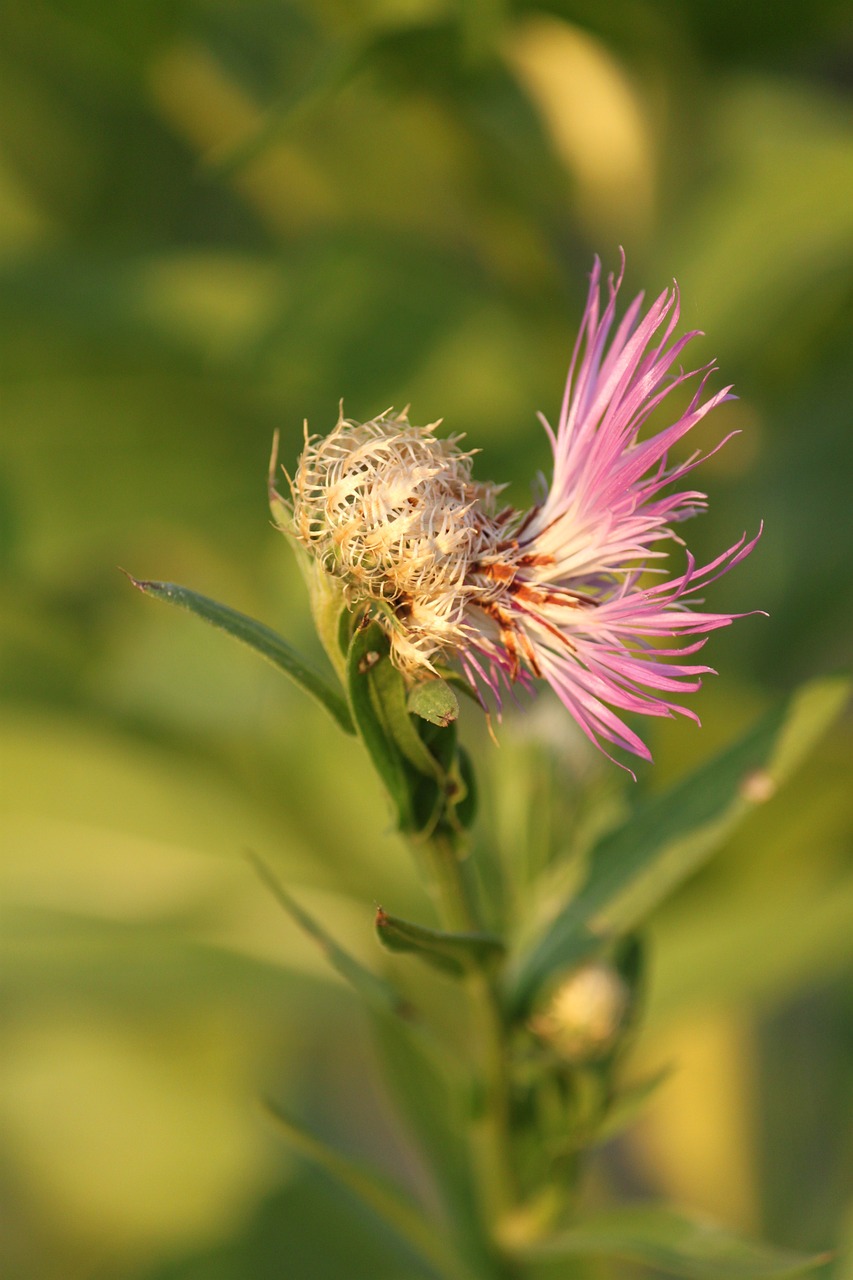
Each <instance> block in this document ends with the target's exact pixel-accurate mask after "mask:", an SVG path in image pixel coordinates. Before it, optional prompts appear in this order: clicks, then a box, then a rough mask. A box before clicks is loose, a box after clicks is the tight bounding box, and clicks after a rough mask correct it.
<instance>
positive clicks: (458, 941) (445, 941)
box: [375, 907, 506, 976]
mask: <svg viewBox="0 0 853 1280" xmlns="http://www.w3.org/2000/svg"><path fill="white" fill-rule="evenodd" d="M375 924H376V936H377V937H378V939H379V941H380V942H381V943H382V945H383V947H387V948H388V950H389V951H408V952H412V953H413V954H415V955H417V956H420V958H421V959H422V960H425V961H426V963H427V964H431V965H432V966H433V967H434V968H436V969H441V970H443V971H444V972H445V973H453V974H456V975H457V976H462V975H463V974H465V973H468V972H470V971H471V970H472V969H484V968H488V967H489V966H490V965H492V964H494V963H495V962H496V961H498V960H500V959H501V957H502V956H503V954H504V951H505V949H506V948H505V947H504V944H503V942H502V941H501V939H500V938H498V937H497V936H496V935H495V934H491V933H445V932H443V931H442V930H440V929H425V928H423V927H422V926H421V925H418V924H411V923H410V922H409V921H408V920H401V919H400V918H399V916H389V915H388V914H387V912H385V911H383V910H382V908H381V907H379V908H378V909H377V912H376V921H375Z"/></svg>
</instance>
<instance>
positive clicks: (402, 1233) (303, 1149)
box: [267, 1103, 470, 1280]
mask: <svg viewBox="0 0 853 1280" xmlns="http://www.w3.org/2000/svg"><path fill="white" fill-rule="evenodd" d="M267 1109H268V1111H269V1114H270V1116H271V1117H272V1119H273V1120H274V1122H275V1125H276V1128H277V1129H278V1132H279V1133H280V1134H281V1135H282V1136H283V1137H284V1138H285V1140H286V1141H287V1143H288V1146H290V1147H291V1148H292V1149H293V1150H294V1151H296V1152H297V1153H298V1154H299V1155H301V1156H302V1157H303V1158H304V1159H306V1160H309V1161H310V1162H311V1163H312V1164H314V1165H316V1166H317V1167H318V1168H320V1169H322V1170H323V1172H324V1173H326V1174H328V1176H329V1177H330V1178H332V1180H333V1181H334V1182H337V1183H338V1185H339V1186H341V1187H344V1188H345V1189H346V1190H347V1191H348V1192H349V1193H350V1194H351V1195H352V1196H354V1197H355V1199H356V1200H357V1201H358V1202H359V1204H361V1205H362V1206H363V1207H364V1208H366V1209H368V1210H369V1211H370V1212H371V1213H372V1214H374V1215H375V1216H376V1217H377V1218H379V1219H380V1221H381V1222H383V1223H384V1224H385V1226H386V1227H388V1228H390V1230H391V1231H393V1233H394V1234H395V1235H396V1236H397V1238H398V1239H399V1240H400V1241H402V1243H403V1244H405V1245H407V1246H408V1248H409V1249H411V1251H412V1252H413V1253H414V1254H415V1255H416V1257H418V1258H419V1259H420V1260H421V1262H423V1263H425V1264H426V1266H427V1267H428V1268H429V1270H430V1271H431V1272H432V1273H434V1274H435V1275H436V1276H437V1277H439V1280H470V1273H469V1271H468V1270H467V1268H466V1267H465V1266H464V1265H463V1263H462V1262H461V1261H460V1259H459V1258H457V1257H456V1255H455V1253H454V1252H453V1251H452V1249H450V1248H448V1246H447V1243H446V1240H445V1235H444V1232H443V1231H442V1230H441V1227H440V1225H439V1224H438V1223H435V1222H431V1221H430V1220H429V1219H428V1218H427V1217H426V1215H425V1214H423V1213H422V1212H421V1210H420V1209H419V1208H418V1207H417V1206H416V1205H415V1204H413V1203H412V1201H410V1200H409V1199H407V1198H406V1197H404V1196H402V1195H401V1194H400V1192H399V1191H398V1190H397V1189H396V1187H394V1186H393V1185H392V1184H391V1183H390V1182H388V1181H387V1180H386V1179H385V1178H383V1177H381V1176H380V1175H379V1174H377V1173H374V1172H373V1170H371V1169H366V1168H365V1167H364V1166H363V1165H360V1164H357V1163H356V1162H355V1161H354V1160H350V1159H348V1158H347V1157H345V1156H342V1155H341V1154H340V1153H339V1152H337V1151H335V1150H333V1149H332V1148H331V1147H328V1146H326V1144H325V1143H324V1142H321V1141H320V1139H319V1138H317V1137H315V1136H314V1135H313V1134H311V1133H309V1132H308V1131H307V1130H305V1129H303V1128H302V1127H301V1126H300V1125H297V1124H295V1123H294V1121H293V1120H291V1119H290V1118H289V1117H288V1116H287V1115H285V1114H284V1112H283V1111H281V1110H280V1109H279V1108H278V1107H277V1106H275V1105H274V1104H272V1103H268V1104H267Z"/></svg>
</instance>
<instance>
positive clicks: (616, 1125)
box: [595, 1066, 672, 1143]
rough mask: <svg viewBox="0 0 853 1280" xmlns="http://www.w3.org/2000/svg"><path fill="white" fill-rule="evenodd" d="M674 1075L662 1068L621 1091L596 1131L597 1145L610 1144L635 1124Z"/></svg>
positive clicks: (668, 1069) (668, 1067)
mask: <svg viewBox="0 0 853 1280" xmlns="http://www.w3.org/2000/svg"><path fill="white" fill-rule="evenodd" d="M671 1075H672V1067H671V1066H665V1067H661V1069H660V1071H655V1072H654V1074H653V1075H650V1076H644V1077H643V1079H642V1080H637V1081H634V1082H633V1083H632V1084H629V1085H626V1086H625V1087H624V1088H622V1089H620V1091H619V1093H618V1094H617V1095H616V1097H615V1098H614V1099H613V1101H612V1102H611V1103H610V1105H609V1107H608V1108H607V1113H606V1115H605V1117H604V1120H603V1121H602V1123H601V1124H600V1125H599V1127H598V1128H597V1129H596V1131H595V1141H596V1143H601V1142H609V1141H610V1139H611V1138H614V1137H615V1136H616V1135H617V1134H618V1133H622V1131H623V1130H624V1129H627V1128H628V1127H629V1126H630V1125H632V1124H633V1123H634V1121H635V1120H636V1119H637V1117H638V1116H639V1115H640V1113H641V1112H642V1110H643V1108H644V1107H645V1105H646V1103H647V1102H648V1100H649V1099H650V1098H651V1097H652V1095H653V1094H654V1093H656V1092H657V1090H658V1089H659V1088H660V1086H661V1085H662V1084H663V1083H664V1081H665V1080H668V1079H669V1077H670V1076H671Z"/></svg>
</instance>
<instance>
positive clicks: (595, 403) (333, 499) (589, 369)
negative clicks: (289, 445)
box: [290, 259, 760, 759]
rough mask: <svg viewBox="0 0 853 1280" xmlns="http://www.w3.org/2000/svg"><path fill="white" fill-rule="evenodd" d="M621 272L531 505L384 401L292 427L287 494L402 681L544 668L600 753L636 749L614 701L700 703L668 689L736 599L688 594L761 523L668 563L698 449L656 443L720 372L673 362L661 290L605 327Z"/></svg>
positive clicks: (454, 445) (593, 306)
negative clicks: (502, 501) (453, 672)
mask: <svg viewBox="0 0 853 1280" xmlns="http://www.w3.org/2000/svg"><path fill="white" fill-rule="evenodd" d="M620 285H621V274H620V277H619V279H617V280H614V278H613V277H612V276H611V277H610V278H609V280H608V297H607V302H606V305H605V307H604V309H603V310H602V309H601V269H600V264H599V262H598V260H597V259H596V261H595V265H594V268H593V271H592V274H591V277H590V289H589V294H588V297H587V302H586V307H585V309H584V314H583V320H582V324H581V329H580V333H579V335H578V340H577V343H576V345H575V350H574V353H573V356H572V360H571V364H570V368H569V375H568V380H567V383H566V389H565V394H564V396H563V403H562V409H561V412H560V418H559V423H558V425H557V428H556V430H554V429H553V428H552V427H551V426H550V425H549V424H548V422H547V421H546V420H545V419H544V418H542V419H541V421H542V424H543V426H544V428H545V430H546V432H547V434H548V438H549V441H550V444H551V450H552V454H553V476H552V480H551V484H550V487H549V489H548V492H547V494H546V495H545V497H544V499H543V500H542V501H541V502H540V503H537V504H536V505H534V506H532V507H531V508H530V509H529V510H528V511H527V512H519V511H516V510H514V509H513V508H511V507H501V506H500V505H499V503H498V496H499V494H500V487H499V486H495V485H489V484H479V483H477V482H475V481H474V479H473V477H472V466H473V453H472V452H471V451H464V450H463V449H462V448H461V447H460V440H461V437H459V436H451V437H449V438H446V439H442V438H440V437H438V436H437V435H436V434H435V430H436V428H437V426H438V425H439V424H438V423H432V424H431V425H429V426H426V427H419V426H414V425H412V424H410V423H409V421H408V416H407V411H404V412H403V413H394V412H393V410H388V411H387V412H385V413H383V414H381V415H380V416H379V417H377V418H375V419H373V420H372V421H370V422H366V423H356V422H352V421H349V420H347V419H345V418H344V417H343V410H341V415H340V417H339V420H338V423H337V425H336V426H335V428H334V430H333V431H332V433H331V434H330V435H329V436H327V437H325V438H323V437H317V436H312V437H309V436H308V435H307V431H306V441H305V449H304V452H303V454H302V456H301V458H300V461H299V466H298V469H297V472H296V475H295V476H294V479H293V481H292V482H291V500H290V507H291V513H292V531H293V533H294V535H295V537H296V539H297V541H298V542H299V543H301V544H302V545H303V546H304V547H305V548H307V549H308V551H309V552H310V553H311V554H312V555H313V556H314V557H315V558H316V560H317V561H318V563H319V564H321V566H322V567H323V569H325V571H326V572H327V573H328V574H331V575H333V576H334V577H335V578H336V579H337V580H338V581H339V582H340V583H341V584H342V586H343V592H344V597H345V600H346V603H347V604H348V605H349V607H350V608H352V609H356V608H359V607H362V606H366V607H367V608H368V609H369V610H370V612H371V613H372V614H373V615H374V616H375V617H377V618H378V620H379V621H380V622H381V624H382V625H383V627H384V628H385V630H386V631H387V633H388V635H389V637H390V642H391V657H392V660H393V661H394V662H395V664H396V665H397V666H398V667H399V668H400V669H401V670H402V671H403V672H404V673H405V674H406V675H407V676H408V677H409V678H412V679H415V678H418V677H419V676H420V677H423V676H425V675H427V674H428V673H430V672H433V673H434V672H435V670H436V663H437V662H441V661H446V660H447V659H448V658H451V657H454V656H455V657H456V658H457V660H458V662H459V664H460V665H461V667H462V670H463V671H464V673H465V675H466V676H467V678H468V680H469V681H470V683H471V684H472V685H473V686H474V688H475V689H476V690H477V691H478V694H479V696H480V699H481V701H484V699H483V691H484V690H488V691H490V692H491V694H492V695H493V697H494V699H495V701H496V704H497V706H498V708H499V709H500V705H501V700H502V694H503V690H504V689H508V688H510V687H511V686H512V684H513V683H514V682H519V683H520V684H521V685H522V686H523V687H525V688H530V687H531V686H532V683H533V681H534V680H535V679H544V680H545V681H547V682H548V684H550V685H551V687H552V688H553V689H554V691H555V692H556V694H557V696H558V697H559V698H560V700H561V701H562V702H563V704H564V705H565V706H566V708H567V709H568V710H569V712H570V713H571V714H572V716H573V717H574V719H575V720H576V722H577V723H578V725H579V726H580V728H581V729H582V730H583V732H584V733H585V734H586V735H587V737H589V738H590V739H591V741H592V742H593V743H595V745H596V746H598V747H600V748H601V749H602V750H603V751H604V752H605V754H609V752H608V751H607V749H606V745H605V744H613V745H615V746H617V747H621V748H624V749H625V750H627V751H629V752H632V753H634V754H635V755H638V756H640V757H642V758H643V759H651V755H650V752H649V750H648V747H647V746H646V744H645V743H644V742H643V741H642V739H641V738H640V737H639V736H638V735H637V733H635V732H634V730H633V729H631V728H630V727H629V726H628V725H627V724H626V723H625V720H624V719H623V716H625V715H629V714H634V713H639V714H642V715H649V716H666V717H669V716H672V715H674V714H676V713H678V714H682V715H686V716H689V717H691V718H693V719H697V717H696V715H695V713H694V712H693V711H691V710H689V709H688V708H686V707H684V706H682V705H681V703H680V702H679V701H678V699H679V698H680V697H681V696H682V695H683V694H684V693H691V692H695V691H696V690H697V689H698V688H699V687H700V685H701V676H702V675H704V674H706V673H709V672H711V671H712V668H710V667H707V666H703V665H699V664H697V663H695V662H694V661H692V659H693V656H694V655H695V654H696V653H697V652H698V651H699V650H700V649H701V648H702V646H703V645H704V644H705V641H706V639H707V636H708V634H709V633H710V632H712V631H715V630H717V629H718V628H720V627H724V626H728V625H729V624H730V623H731V622H732V621H733V619H734V617H736V616H738V615H732V614H726V613H708V612H703V611H701V610H698V609H696V608H695V605H696V604H697V603H700V602H699V601H697V599H696V593H697V592H698V591H701V590H703V589H704V588H705V587H706V586H707V585H708V584H709V583H711V582H713V581H714V580H715V579H716V578H718V577H720V576H721V575H722V574H723V573H726V572H727V571H728V570H729V569H731V568H733V567H734V565H736V564H738V563H739V562H740V561H741V560H743V559H744V557H745V556H747V555H748V554H749V552H750V551H751V550H752V548H753V547H754V546H755V543H756V541H757V537H758V536H760V530H759V535H757V536H756V538H753V539H752V540H750V541H747V538H746V535H744V536H743V537H742V538H740V539H739V541H738V542H736V543H735V544H734V545H733V546H732V547H730V548H729V549H728V550H727V551H725V552H724V553H723V554H722V555H720V556H718V557H717V558H716V559H714V560H712V561H711V562H710V563H709V564H706V565H704V566H703V567H701V568H700V567H697V565H696V563H695V560H694V558H693V557H692V556H691V555H690V553H689V551H688V552H686V567H685V568H684V569H683V571H682V572H680V573H677V574H676V575H675V576H668V574H667V566H666V564H665V563H663V562H664V561H666V560H667V557H668V555H669V545H668V544H671V543H677V544H681V539H680V538H679V537H678V536H677V534H676V533H675V531H674V528H673V526H674V525H676V524H678V523H680V522H681V521H683V520H685V519H687V518H688V517H689V516H693V515H695V514H696V513H697V512H699V511H701V510H703V509H704V507H705V505H706V498H705V495H704V494H703V493H699V492H698V491H696V490H694V489H689V488H679V487H678V486H679V484H680V482H681V481H682V480H683V479H684V477H685V476H687V475H688V474H689V473H690V472H691V471H692V470H693V469H694V468H695V467H696V466H697V465H698V464H699V463H700V462H701V461H702V460H703V457H702V455H700V454H699V453H694V454H693V455H692V456H690V457H689V458H688V459H687V460H686V461H682V462H671V461H670V458H669V454H670V450H671V449H672V447H673V446H674V445H675V444H676V443H677V442H678V441H679V440H681V438H682V437H683V436H685V435H687V433H688V432H689V431H690V430H691V429H692V428H693V427H695V426H696V424H697V423H698V422H699V421H701V419H702V418H704V417H705V415H706V414H708V413H709V412H710V411H711V410H712V409H714V408H715V407H716V406H717V405H718V404H721V403H722V402H723V401H725V400H728V399H730V398H731V395H730V391H731V388H730V387H725V388H723V390H721V391H718V392H717V393H716V394H714V395H711V396H708V397H707V398H705V389H706V385H707V380H708V377H709V375H710V373H711V372H712V371H713V369H714V366H713V365H706V366H704V367H703V368H700V369H696V370H692V371H689V372H685V371H684V370H683V369H681V368H680V367H679V366H678V365H677V363H676V362H677V361H678V360H679V357H680V356H681V354H682V352H683V351H684V348H685V347H686V346H687V344H688V343H689V342H690V340H691V339H692V338H693V337H695V336H697V335H696V333H686V334H683V335H682V336H681V337H675V338H674V337H673V334H674V331H675V329H676V326H677V323H678V318H679V297H678V290H677V287H674V288H673V289H672V291H668V290H667V291H665V292H663V293H662V294H661V295H660V296H659V297H658V298H657V299H656V300H655V301H654V302H653V303H652V305H651V306H650V307H649V308H648V310H647V311H646V312H645V314H642V304H643V297H642V295H640V296H639V297H637V298H635V299H634V301H633V302H632V303H631V305H630V306H629V307H628V309H627V311H626V313H625V315H624V316H623V318H622V320H621V321H620V322H619V323H618V325H616V328H615V332H612V333H611V331H612V330H613V329H614V324H615V322H616V300H617V295H618V292H619V288H620ZM694 379H698V385H696V386H695V390H694V394H693V397H692V399H691V400H690V402H689V404H688V405H687V407H686V408H683V409H680V410H679V412H678V413H677V415H676V416H674V419H673V420H672V421H671V422H670V423H669V425H667V426H664V427H663V428H662V429H660V430H658V431H656V432H655V433H653V434H649V435H647V436H645V437H644V438H642V439H641V438H640V436H641V432H642V429H643V427H644V426H645V424H646V423H647V421H648V419H649V417H650V415H651V414H652V412H653V411H657V410H659V409H660V408H661V406H662V405H663V404H664V402H665V401H666V400H667V397H668V396H670V395H671V393H672V392H673V391H674V390H675V389H676V388H678V387H680V386H681V385H682V384H685V383H688V382H690V381H691V380H694ZM726 438H727V439H728V437H726ZM724 443H725V440H723V441H722V442H721V444H719V445H717V446H716V447H717V448H720V447H722V444H724ZM711 452H716V449H714V450H712V451H711ZM705 456H708V455H705ZM655 575H658V580H657V581H655ZM661 641H663V642H664V643H663V645H661V643H660V642H661Z"/></svg>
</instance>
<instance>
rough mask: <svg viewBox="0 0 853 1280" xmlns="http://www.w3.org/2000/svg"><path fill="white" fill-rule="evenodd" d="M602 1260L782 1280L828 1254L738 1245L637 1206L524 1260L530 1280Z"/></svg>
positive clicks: (692, 1220) (701, 1274) (704, 1225)
mask: <svg viewBox="0 0 853 1280" xmlns="http://www.w3.org/2000/svg"><path fill="white" fill-rule="evenodd" d="M598 1255H603V1256H606V1257H611V1258H619V1259H621V1260H622V1261H623V1262H633V1263H639V1264H641V1265H643V1266H648V1267H657V1268H659V1269H660V1270H661V1271H666V1272H668V1273H669V1274H670V1275H674V1276H684V1277H687V1280H783V1277H791V1276H801V1275H805V1274H806V1273H807V1272H809V1271H814V1270H815V1269H816V1268H817V1267H820V1266H822V1265H823V1264H824V1263H826V1262H827V1261H828V1260H829V1259H828V1255H826V1254H821V1255H813V1256H810V1257H809V1256H807V1255H805V1254H799V1253H792V1252H790V1251H787V1250H780V1249H774V1248H772V1247H771V1246H769V1245H764V1244H753V1243H752V1242H750V1241H746V1240H739V1239H738V1238H737V1237H736V1236H733V1235H730V1234H729V1233H728V1232H727V1231H725V1230H723V1229H722V1228H721V1227H718V1226H716V1225H715V1224H714V1223H712V1222H709V1221H708V1220H707V1219H705V1218H702V1217H699V1216H698V1215H693V1214H686V1213H681V1212H678V1211H677V1210H675V1209H671V1208H668V1207H666V1206H656V1205H638V1206H632V1207H629V1208H625V1209H617V1210H615V1211H613V1212H611V1213H604V1214H601V1215H599V1216H596V1217H595V1218H590V1219H589V1220H588V1221H586V1222H581V1223H579V1224H578V1225H577V1226H575V1227H570V1228H569V1230H568V1231H564V1232H561V1234H560V1235H558V1236H555V1237H553V1238H552V1239H550V1240H544V1241H540V1242H538V1243H537V1244H534V1245H529V1246H527V1248H526V1249H525V1251H524V1255H523V1257H524V1261H525V1262H528V1263H536V1264H538V1265H537V1266H536V1268H535V1270H534V1271H533V1275H534V1276H536V1277H539V1276H542V1277H543V1280H544V1278H545V1277H548V1276H550V1275H554V1276H556V1275H557V1274H558V1273H559V1272H558V1269H559V1267H560V1265H561V1264H562V1263H563V1262H565V1261H566V1259H568V1258H578V1257H588V1256H598Z"/></svg>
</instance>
